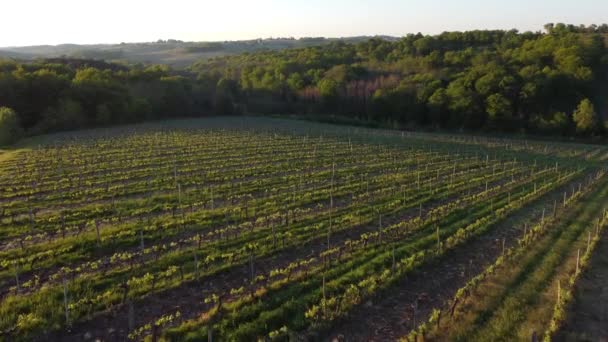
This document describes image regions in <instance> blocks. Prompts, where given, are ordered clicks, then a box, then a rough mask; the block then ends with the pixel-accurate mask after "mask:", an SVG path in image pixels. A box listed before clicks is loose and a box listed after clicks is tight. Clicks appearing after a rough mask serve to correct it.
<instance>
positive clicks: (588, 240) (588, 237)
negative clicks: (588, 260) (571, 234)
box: [586, 231, 591, 254]
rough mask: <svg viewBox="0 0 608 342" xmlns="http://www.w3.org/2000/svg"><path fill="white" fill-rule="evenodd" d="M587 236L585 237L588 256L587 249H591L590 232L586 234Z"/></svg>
mask: <svg viewBox="0 0 608 342" xmlns="http://www.w3.org/2000/svg"><path fill="white" fill-rule="evenodd" d="M588 233H589V234H588V236H587V252H586V253H587V254H589V248H590V247H591V231H589V232H588Z"/></svg>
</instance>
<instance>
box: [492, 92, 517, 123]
mask: <svg viewBox="0 0 608 342" xmlns="http://www.w3.org/2000/svg"><path fill="white" fill-rule="evenodd" d="M486 112H487V113H488V118H489V119H490V120H491V121H492V122H501V121H505V120H509V119H510V118H511V116H512V113H513V109H512V106H511V101H509V99H507V98H506V97H504V96H503V95H501V94H493V95H490V96H489V97H488V99H487V100H486Z"/></svg>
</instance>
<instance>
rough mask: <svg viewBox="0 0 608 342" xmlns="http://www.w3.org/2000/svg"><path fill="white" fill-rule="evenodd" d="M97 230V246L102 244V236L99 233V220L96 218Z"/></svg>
mask: <svg viewBox="0 0 608 342" xmlns="http://www.w3.org/2000/svg"><path fill="white" fill-rule="evenodd" d="M95 230H96V231H97V247H100V246H101V236H100V235H99V220H97V219H96V220H95Z"/></svg>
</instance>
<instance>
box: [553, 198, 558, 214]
mask: <svg viewBox="0 0 608 342" xmlns="http://www.w3.org/2000/svg"><path fill="white" fill-rule="evenodd" d="M556 216H557V200H555V201H553V218H555V217H556Z"/></svg>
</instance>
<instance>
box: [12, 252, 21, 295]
mask: <svg viewBox="0 0 608 342" xmlns="http://www.w3.org/2000/svg"><path fill="white" fill-rule="evenodd" d="M13 262H14V264H15V284H16V288H15V290H16V291H17V294H19V292H21V285H20V282H19V262H18V261H17V260H15V261H13Z"/></svg>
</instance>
